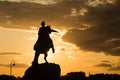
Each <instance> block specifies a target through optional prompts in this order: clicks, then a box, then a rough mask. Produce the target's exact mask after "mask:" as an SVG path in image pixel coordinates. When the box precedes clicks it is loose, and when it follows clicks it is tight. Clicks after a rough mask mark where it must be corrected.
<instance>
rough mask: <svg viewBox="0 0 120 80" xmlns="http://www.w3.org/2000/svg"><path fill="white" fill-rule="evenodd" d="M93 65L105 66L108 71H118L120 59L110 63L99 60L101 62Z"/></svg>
mask: <svg viewBox="0 0 120 80" xmlns="http://www.w3.org/2000/svg"><path fill="white" fill-rule="evenodd" d="M94 66H95V67H103V68H106V69H107V70H108V71H118V70H120V61H118V62H117V63H111V62H110V61H101V63H99V64H97V65H94Z"/></svg>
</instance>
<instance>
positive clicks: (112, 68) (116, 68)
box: [109, 66, 120, 71]
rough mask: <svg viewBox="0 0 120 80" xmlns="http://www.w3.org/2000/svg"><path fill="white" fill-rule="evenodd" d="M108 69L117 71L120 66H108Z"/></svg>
mask: <svg viewBox="0 0 120 80" xmlns="http://www.w3.org/2000/svg"><path fill="white" fill-rule="evenodd" d="M109 70H110V71H118V70H120V66H115V67H111V68H109Z"/></svg>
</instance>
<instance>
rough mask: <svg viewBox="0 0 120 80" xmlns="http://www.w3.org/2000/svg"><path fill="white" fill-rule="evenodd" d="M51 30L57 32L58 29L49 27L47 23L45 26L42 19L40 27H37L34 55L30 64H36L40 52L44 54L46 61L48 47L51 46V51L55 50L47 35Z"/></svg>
mask: <svg viewBox="0 0 120 80" xmlns="http://www.w3.org/2000/svg"><path fill="white" fill-rule="evenodd" d="M51 32H58V31H56V30H53V29H51V28H50V26H48V25H47V26H45V22H44V21H42V22H41V28H40V29H39V32H38V39H37V41H36V43H35V45H34V50H35V56H34V60H33V62H32V64H38V57H39V55H40V54H44V60H45V61H46V63H48V61H47V56H48V53H47V52H48V51H49V49H50V48H52V52H53V53H54V52H55V49H54V44H53V41H52V39H51V38H50V36H49V34H51Z"/></svg>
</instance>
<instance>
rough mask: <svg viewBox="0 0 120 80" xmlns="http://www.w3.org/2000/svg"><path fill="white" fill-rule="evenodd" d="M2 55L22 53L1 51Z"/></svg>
mask: <svg viewBox="0 0 120 80" xmlns="http://www.w3.org/2000/svg"><path fill="white" fill-rule="evenodd" d="M0 55H22V54H21V53H16V52H4V53H0Z"/></svg>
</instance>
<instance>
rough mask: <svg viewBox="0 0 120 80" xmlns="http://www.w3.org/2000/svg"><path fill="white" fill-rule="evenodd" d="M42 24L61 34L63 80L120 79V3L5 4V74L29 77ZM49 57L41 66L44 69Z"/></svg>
mask: <svg viewBox="0 0 120 80" xmlns="http://www.w3.org/2000/svg"><path fill="white" fill-rule="evenodd" d="M41 21H45V22H46V24H47V25H51V28H53V29H55V30H58V31H59V33H52V34H50V36H51V38H52V40H53V42H54V46H55V53H54V54H53V53H52V51H51V50H50V51H49V52H48V53H49V55H48V61H49V62H51V63H56V64H59V65H60V67H61V75H65V74H66V73H68V72H76V71H84V72H85V73H86V74H89V73H91V74H95V73H117V74H120V0H0V37H1V38H0V74H9V73H10V70H9V69H10V67H9V65H10V63H11V61H12V60H14V61H15V64H16V66H14V67H13V73H12V74H13V75H15V76H23V74H24V71H25V70H26V69H27V68H28V67H29V66H31V62H32V60H33V58H34V53H35V52H34V50H33V46H34V44H35V42H36V40H37V37H38V35H37V33H38V29H39V27H40V23H41ZM43 62H44V60H43V55H40V57H39V63H43Z"/></svg>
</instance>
